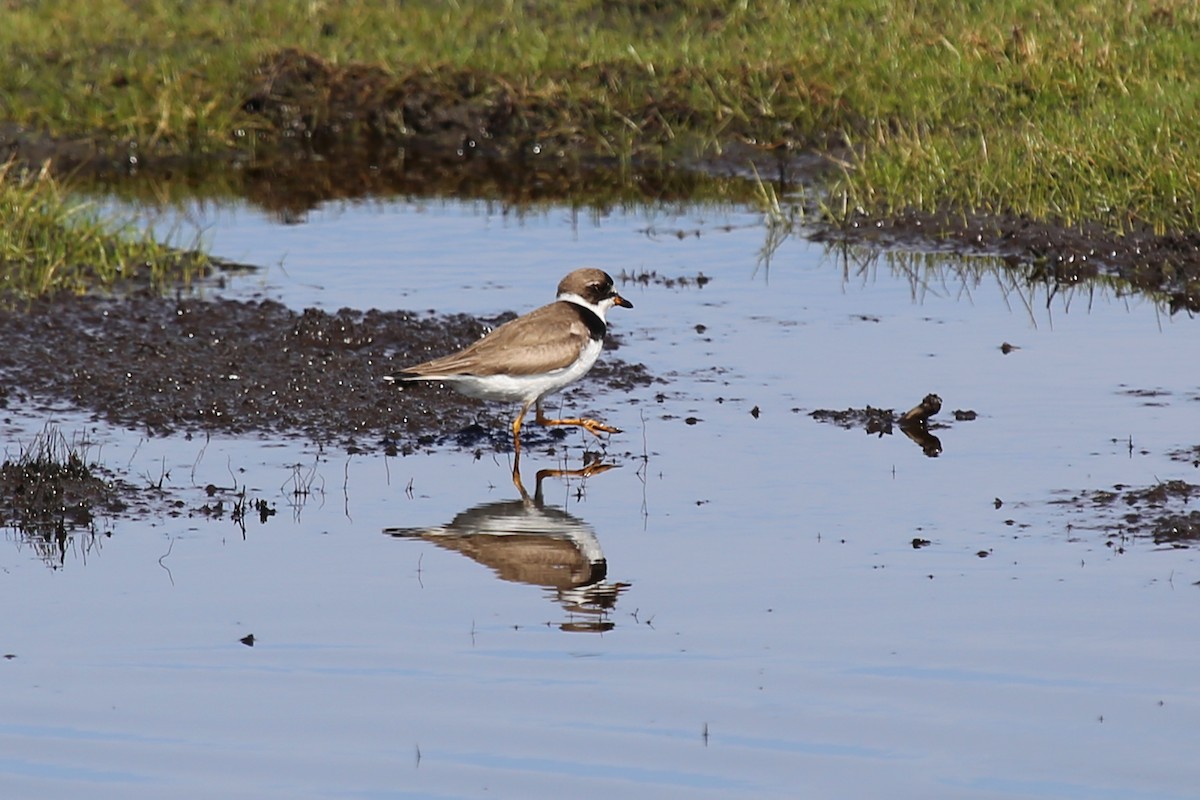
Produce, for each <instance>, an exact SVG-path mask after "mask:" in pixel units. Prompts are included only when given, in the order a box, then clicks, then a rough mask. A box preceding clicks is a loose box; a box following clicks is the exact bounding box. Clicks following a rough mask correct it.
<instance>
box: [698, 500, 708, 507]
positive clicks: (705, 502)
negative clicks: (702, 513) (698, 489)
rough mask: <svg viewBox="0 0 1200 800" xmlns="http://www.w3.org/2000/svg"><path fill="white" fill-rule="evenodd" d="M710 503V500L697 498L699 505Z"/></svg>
mask: <svg viewBox="0 0 1200 800" xmlns="http://www.w3.org/2000/svg"><path fill="white" fill-rule="evenodd" d="M708 503H709V501H708V500H697V501H696V505H698V506H706V505H708Z"/></svg>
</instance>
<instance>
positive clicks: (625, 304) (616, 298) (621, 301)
mask: <svg viewBox="0 0 1200 800" xmlns="http://www.w3.org/2000/svg"><path fill="white" fill-rule="evenodd" d="M613 305H617V306H620V307H621V308H633V303H631V302H629V301H628V300H626V299H625V298H624V297H621V295H619V294H614V295H613Z"/></svg>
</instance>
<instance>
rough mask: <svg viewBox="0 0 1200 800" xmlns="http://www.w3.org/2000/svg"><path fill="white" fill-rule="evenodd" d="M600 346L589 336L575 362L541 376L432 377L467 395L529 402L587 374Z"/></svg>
mask: <svg viewBox="0 0 1200 800" xmlns="http://www.w3.org/2000/svg"><path fill="white" fill-rule="evenodd" d="M603 346H604V344H603V342H600V341H597V340H595V339H589V340H588V343H587V345H586V346H585V347H584V348H583V352H581V353H580V354H579V358H577V359H576V360H575V362H574V363H572V364H570V365H569V366H566V367H563V368H562V369H556V370H554V371H553V372H547V373H545V374H543V375H487V376H483V377H480V376H475V375H456V376H454V377H452V378H450V377H447V378H440V379H434V380H440V381H441V382H443V383H446V384H449V385H451V386H453V387H454V388H455V389H457V390H458V391H460V392H462V393H463V394H465V395H467V396H468V397H478V398H479V399H481V400H499V401H503V402H506V403H515V402H521V403H529V402H532V401H534V400H537V399H539V398H542V397H545V396H546V395H548V394H553V393H554V392H557V391H559V390H560V389H562V388H564V387H566V386H569V385H571V384H572V383H574V382H575V381H577V380H579V379H580V378H582V377H583V376H584V375H586V374H587V373H588V370H590V369H591V368H592V365H593V364H595V363H596V359H597V358H599V357H600V350H601V348H603Z"/></svg>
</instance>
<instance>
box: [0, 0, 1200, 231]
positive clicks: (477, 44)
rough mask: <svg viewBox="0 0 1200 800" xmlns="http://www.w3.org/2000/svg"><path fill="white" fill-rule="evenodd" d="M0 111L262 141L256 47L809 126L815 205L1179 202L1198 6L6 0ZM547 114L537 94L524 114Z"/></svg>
mask: <svg viewBox="0 0 1200 800" xmlns="http://www.w3.org/2000/svg"><path fill="white" fill-rule="evenodd" d="M0 13H2V15H3V18H4V19H3V23H4V24H2V25H0V53H3V55H2V56H0V67H2V68H0V120H9V121H16V122H20V123H24V124H29V125H33V126H37V127H39V128H42V129H44V130H47V131H50V132H53V133H54V134H56V135H60V136H90V135H92V134H95V133H100V134H102V135H103V136H104V137H107V139H108V140H109V141H112V142H122V141H136V142H138V145H139V147H142V148H146V149H153V150H158V151H163V152H175V153H188V154H195V153H206V152H216V151H223V150H227V149H228V148H238V149H244V150H252V149H253V148H255V147H261V146H262V142H263V138H264V136H265V135H268V134H271V133H272V131H271V130H270V128H271V123H270V121H269V120H267V119H265V118H264V117H262V116H257V115H254V114H251V113H248V112H247V111H246V110H245V109H243V107H242V103H243V101H244V100H245V99H246V98H247V97H248V96H249V95H250V93H251V91H252V88H253V84H254V82H255V80H256V77H255V67H256V65H258V64H260V63H262V61H263V59H265V58H266V57H268V56H269V55H270V54H273V53H278V52H279V51H281V50H283V49H284V48H289V47H294V48H298V49H300V50H301V51H304V52H306V53H311V54H313V55H314V56H316V57H318V58H320V59H321V60H322V61H323V62H324V63H327V64H329V65H332V66H334V67H338V68H341V67H349V66H352V65H368V66H375V67H381V68H382V69H383V70H384V71H385V73H386V74H387V75H388V76H390V77H392V78H394V80H395V85H397V86H400V85H402V84H403V82H404V81H406V80H412V79H414V78H417V79H424V80H427V81H430V82H433V83H436V82H438V81H449V82H453V81H461V80H464V79H468V80H470V81H472V82H475V83H478V84H479V86H481V87H483V88H484V89H496V88H497V87H500V88H502V89H503V90H504V91H506V92H509V93H510V94H509V96H510V97H512V98H516V100H517V101H518V102H520V103H522V104H526V105H527V106H528V107H531V108H532V107H536V108H547V107H552V108H553V109H555V113H556V114H557V115H558V117H557V118H558V119H559V120H560V121H561V122H563V123H564V124H565V123H567V122H569V124H571V125H573V126H574V130H575V133H576V135H577V136H580V137H582V138H583V139H584V140H585V141H587V142H588V143H589V144H590V145H591V146H592V148H593V149H594V150H596V151H598V152H602V153H610V154H612V155H616V156H621V157H628V156H629V155H630V154H631V153H633V152H641V153H652V154H659V155H662V156H664V157H675V156H679V155H685V156H686V155H695V154H697V153H700V152H705V153H711V152H714V151H716V150H718V149H719V148H720V147H721V146H722V145H723V144H724V143H727V142H728V141H730V140H731V139H732V138H744V139H750V140H753V141H756V142H760V143H764V144H780V143H793V144H795V145H797V146H802V147H804V146H811V145H814V144H815V145H819V146H825V145H830V144H837V143H842V142H845V143H848V144H849V145H850V149H849V151H848V152H847V151H840V152H841V160H842V162H843V163H844V165H845V166H844V168H843V169H842V170H840V172H839V173H837V176H836V177H835V178H834V180H833V181H832V183H831V184H830V185H829V186H828V187H826V188H827V189H828V192H829V194H828V197H829V198H830V200H829V202H828V203H827V205H826V209H827V210H829V211H830V213H831V214H832V215H834V216H838V215H840V214H842V213H843V212H842V209H846V211H847V212H853V211H854V210H855V209H858V208H861V209H863V210H865V211H868V212H871V213H887V212H890V211H895V210H900V209H917V210H925V211H946V210H953V209H961V210H963V211H970V212H991V213H1003V214H1024V215H1029V216H1032V217H1037V218H1042V219H1050V220H1054V221H1058V222H1063V223H1074V222H1083V221H1088V222H1100V223H1103V224H1105V225H1107V226H1109V227H1110V228H1112V229H1114V230H1121V229H1124V228H1126V227H1128V226H1130V225H1137V224H1145V225H1150V226H1152V227H1154V228H1155V229H1157V230H1159V231H1164V232H1165V231H1187V230H1193V229H1195V228H1196V227H1197V222H1198V219H1197V217H1198V212H1197V205H1196V197H1197V195H1198V194H1200V191H1198V190H1200V150H1198V147H1200V144H1198V143H1200V83H1197V81H1196V79H1195V76H1196V75H1200V6H1198V5H1197V4H1196V3H1194V2H1190V1H1185V0H1151V1H1150V2H1134V1H1132V0H1120V1H1119V2H1118V1H1117V0H1095V1H1094V2H1091V3H1068V2H1051V1H1050V0H998V1H997V2H986V3H985V2H977V1H974V0H922V2H914V1H910V2H884V1H883V0H848V2H839V3H798V2H790V1H787V0H757V1H756V0H742V1H741V2H737V1H736V0H733V1H728V0H727V1H726V2H716V0H682V2H666V1H665V0H558V1H557V2H552V1H551V0H524V2H517V0H508V1H507V2H494V3H475V2H453V1H452V0H429V2H405V3H393V2H366V0H359V1H358V2H353V1H347V2H320V1H318V2H307V3H293V2H290V0H287V1H285V0H263V1H262V2H254V3H230V2H203V1H201V2H181V1H180V0H128V1H127V2H113V1H112V0H109V1H108V2H103V1H102V2H96V0H58V2H37V3H33V2H21V1H20V0H14V2H9V3H6V4H5V7H4V10H3V12H0ZM535 119H536V120H537V121H538V122H539V123H541V124H547V123H546V120H547V117H545V116H541V117H536V118H535Z"/></svg>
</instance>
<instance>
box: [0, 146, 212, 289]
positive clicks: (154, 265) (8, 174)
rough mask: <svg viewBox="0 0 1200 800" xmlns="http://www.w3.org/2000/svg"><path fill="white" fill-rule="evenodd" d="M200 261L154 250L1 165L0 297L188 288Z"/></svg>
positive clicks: (66, 196)
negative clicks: (147, 286) (137, 286)
mask: <svg viewBox="0 0 1200 800" xmlns="http://www.w3.org/2000/svg"><path fill="white" fill-rule="evenodd" d="M205 265H206V262H205V259H204V258H203V256H200V255H197V254H181V253H178V252H176V251H173V250H171V249H169V248H167V247H165V246H163V245H160V244H157V243H156V242H155V241H154V240H153V239H152V238H151V237H150V236H149V235H148V234H145V233H141V232H138V231H137V230H135V229H134V227H133V226H132V224H130V223H125V224H122V223H119V222H115V221H112V220H108V219H105V218H104V217H103V216H102V215H100V214H99V213H98V212H97V209H96V208H95V207H94V205H93V203H92V201H89V200H86V199H81V198H79V197H77V196H75V195H73V194H71V192H70V191H69V190H68V188H67V187H66V185H64V184H63V183H62V182H61V181H59V180H58V179H57V178H55V177H54V176H53V175H51V174H50V171H49V170H48V169H46V168H42V169H41V170H38V171H28V170H25V169H23V168H21V167H20V166H18V165H17V164H16V163H15V162H12V161H10V162H8V163H7V164H4V165H0V297H3V298H5V299H6V300H8V301H10V302H11V301H12V300H14V299H18V300H19V299H26V300H27V299H30V298H34V297H40V296H43V295H47V294H52V293H54V292H62V291H66V292H75V293H80V292H84V291H88V290H91V289H94V288H96V287H98V286H99V287H109V288H115V287H117V286H119V285H121V284H126V283H133V282H149V283H151V284H152V285H156V286H162V285H165V284H166V283H167V282H168V281H172V282H178V281H183V282H187V281H190V280H191V279H192V278H193V277H195V276H196V275H197V274H199V272H200V271H201V270H203V269H204V268H205Z"/></svg>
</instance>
